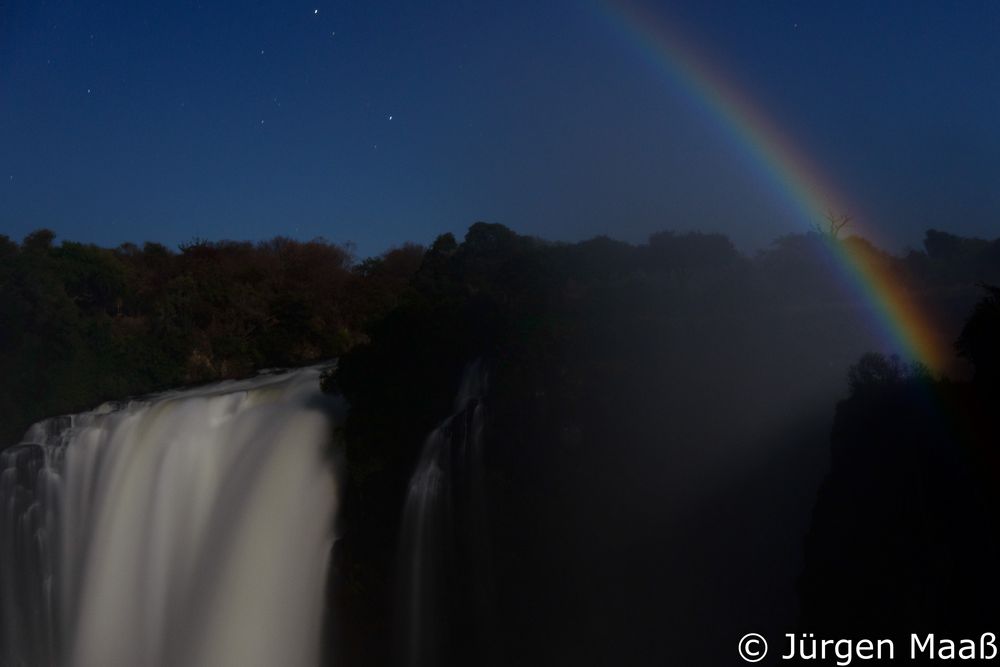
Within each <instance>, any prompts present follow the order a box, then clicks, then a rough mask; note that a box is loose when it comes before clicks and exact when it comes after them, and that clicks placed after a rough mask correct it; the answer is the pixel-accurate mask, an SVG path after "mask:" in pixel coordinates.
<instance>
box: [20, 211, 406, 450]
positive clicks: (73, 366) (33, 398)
mask: <svg viewBox="0 0 1000 667" xmlns="http://www.w3.org/2000/svg"><path fill="white" fill-rule="evenodd" d="M422 254H423V250H422V249H421V248H420V247H418V246H413V245H406V246H403V247H401V248H398V249H393V250H390V251H388V252H386V253H385V254H384V255H382V256H380V257H376V258H371V259H368V260H366V261H364V262H360V263H358V262H355V260H354V257H353V255H352V253H351V251H350V248H349V247H347V246H343V245H337V244H334V243H329V242H326V241H323V240H316V241H310V242H300V241H294V240H291V239H287V238H280V237H279V238H275V239H272V240H269V241H264V242H261V243H246V242H233V241H221V242H208V241H192V242H190V243H187V244H184V245H182V246H181V247H180V248H179V249H177V250H171V249H168V248H166V247H165V246H163V245H161V244H158V243H146V244H144V245H142V246H141V247H139V246H136V245H132V244H125V245H122V246H119V247H117V248H101V247H98V246H95V245H90V244H82V243H76V242H72V241H63V242H62V243H59V244H57V243H55V237H54V234H53V233H52V232H50V231H48V230H40V231H37V232H34V233H32V234H30V235H28V236H27V237H26V238H25V239H24V240H23V241H22V242H21V243H19V244H18V243H15V242H13V241H11V240H10V239H8V238H7V237H3V236H0V378H2V390H0V425H2V426H0V438H2V440H0V442H2V443H3V445H9V444H11V443H12V441H13V440H15V439H16V438H17V437H18V436H20V435H21V434H22V433H23V432H24V430H25V428H27V426H28V425H29V424H30V423H31V422H33V421H35V420H38V419H41V418H43V417H47V416H51V415H54V414H60V413H66V412H73V411H79V410H83V409H87V408H91V407H94V406H95V404H97V403H99V402H101V401H104V400H107V399H116V398H124V397H127V396H130V395H134V394H142V393H148V392H151V391H156V390H161V389H165V388H168V387H174V386H178V385H184V384H191V383H197V382H205V381H209V380H216V379H221V378H233V377H240V376H245V375H249V374H251V373H253V372H254V371H256V370H258V369H261V368H267V367H275V366H297V365H303V364H309V363H313V362H316V361H319V360H323V359H329V358H332V357H335V356H337V355H339V354H342V353H343V352H344V351H346V350H347V349H349V348H350V347H351V346H352V345H354V344H355V343H356V342H357V341H359V340H361V339H363V337H364V328H365V326H366V324H367V323H368V322H369V321H371V320H373V319H376V318H378V317H379V316H381V315H382V314H383V313H384V312H385V311H387V310H388V309H389V308H390V307H391V306H392V305H393V303H394V300H395V299H396V298H398V295H399V294H400V293H402V291H403V290H404V289H405V286H406V284H407V283H408V281H409V279H410V277H411V276H412V274H413V273H414V271H416V269H417V267H418V266H419V265H420V261H421V257H422Z"/></svg>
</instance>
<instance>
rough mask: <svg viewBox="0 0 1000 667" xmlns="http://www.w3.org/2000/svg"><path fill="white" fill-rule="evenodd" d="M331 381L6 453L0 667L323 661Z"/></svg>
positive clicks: (331, 502) (0, 485)
mask: <svg viewBox="0 0 1000 667" xmlns="http://www.w3.org/2000/svg"><path fill="white" fill-rule="evenodd" d="M321 371H322V369H320V368H318V367H316V368H307V369H301V370H296V371H293V372H287V373H270V374H263V375H260V376H258V377H256V378H253V379H250V380H245V381H230V382H222V383H219V384H215V385H209V386H206V387H200V388H197V389H192V390H187V391H176V392H169V393H165V394H161V395H157V396H153V397H149V398H145V399H141V400H135V401H130V402H127V403H121V404H114V405H111V404H109V405H104V406H102V407H100V408H98V409H97V410H94V411H92V412H87V413H82V414H78V415H74V416H70V417H58V418H54V419H49V420H46V421H43V422H40V423H38V424H35V425H34V426H33V427H32V428H31V429H30V430H29V431H28V433H27V435H26V436H25V438H24V441H23V442H22V443H21V444H20V445H18V446H16V447H13V448H10V449H8V450H5V451H4V452H2V453H0V665H2V666H3V667H51V666H54V665H59V666H63V665H66V666H68V667H180V666H184V667H255V666H259V667H274V666H275V665H282V666H293V667H294V666H299V665H302V666H306V665H309V666H313V665H316V664H318V663H319V660H320V650H321V643H322V627H323V613H324V602H325V591H326V576H327V564H328V559H329V553H330V549H331V547H332V543H333V528H334V526H333V522H334V518H335V510H336V489H337V484H336V481H337V480H336V477H335V466H334V465H333V463H332V461H331V457H330V454H329V443H330V438H331V434H332V428H333V425H334V419H335V418H336V416H337V415H338V414H339V413H340V410H341V408H340V406H339V402H338V401H337V400H335V399H332V398H330V397H328V396H325V395H324V394H322V392H321V391H320V389H319V377H320V373H321Z"/></svg>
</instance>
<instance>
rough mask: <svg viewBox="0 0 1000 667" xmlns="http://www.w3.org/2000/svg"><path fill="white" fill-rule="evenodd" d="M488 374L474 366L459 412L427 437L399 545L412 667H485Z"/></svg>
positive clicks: (406, 657)
mask: <svg viewBox="0 0 1000 667" xmlns="http://www.w3.org/2000/svg"><path fill="white" fill-rule="evenodd" d="M486 380H487V377H486V371H485V369H484V368H483V365H482V364H481V363H480V362H475V363H472V364H470V365H469V366H468V367H467V368H466V369H465V372H464V374H463V377H462V382H461V387H460V389H459V391H458V395H457V396H456V398H455V406H454V410H453V412H452V414H451V416H450V417H448V418H447V419H446V420H445V421H444V422H442V423H441V424H440V425H439V426H438V427H437V428H436V429H434V431H432V432H431V434H430V435H429V436H428V437H427V441H426V442H425V443H424V448H423V450H422V452H421V455H420V459H419V461H418V463H417V467H416V469H415V471H414V473H413V476H412V478H411V480H410V486H409V490H408V493H407V497H406V505H405V507H404V510H403V525H402V534H401V539H400V545H401V550H400V557H401V560H400V608H399V611H400V616H401V618H400V620H399V625H400V627H401V629H402V632H403V635H404V636H403V641H401V642H400V647H401V649H402V650H403V651H404V653H403V655H402V660H401V662H402V663H403V664H405V665H410V666H412V667H427V666H430V665H444V664H452V663H456V664H459V663H460V664H479V665H483V664H486V663H485V660H486V655H487V654H488V653H489V649H488V648H487V643H488V642H487V639H486V637H485V636H484V632H485V631H486V630H487V629H488V628H489V627H490V623H489V620H488V619H487V616H488V615H489V609H488V605H489V601H490V600H491V599H492V595H491V593H490V591H489V587H490V581H491V579H490V567H489V560H490V559H489V539H488V533H487V530H486V528H487V509H486V502H485V494H484V481H485V480H484V476H483V430H484V426H485V409H484V407H483V402H482V399H483V397H484V396H485V394H486Z"/></svg>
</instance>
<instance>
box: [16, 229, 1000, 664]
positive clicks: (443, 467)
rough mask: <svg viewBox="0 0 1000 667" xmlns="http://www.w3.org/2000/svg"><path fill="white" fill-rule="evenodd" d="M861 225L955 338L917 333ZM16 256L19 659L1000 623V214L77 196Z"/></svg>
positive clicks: (602, 644)
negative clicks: (769, 240)
mask: <svg viewBox="0 0 1000 667" xmlns="http://www.w3.org/2000/svg"><path fill="white" fill-rule="evenodd" d="M844 248H847V249H849V251H850V252H851V253H853V254H854V255H855V256H857V257H860V258H861V260H860V261H863V262H866V263H869V264H870V265H871V266H873V267H877V270H878V271H879V272H880V273H882V274H885V275H891V276H893V279H894V280H895V281H897V283H898V284H899V285H901V286H902V289H904V290H905V292H906V293H907V294H908V295H909V296H910V298H912V299H913V300H914V302H915V303H918V304H919V306H920V308H921V309H923V310H924V311H925V312H926V313H928V314H929V320H930V321H932V322H933V323H934V325H935V326H936V327H937V330H936V332H935V333H936V334H937V335H938V336H939V337H940V338H942V339H944V340H947V341H955V345H954V348H953V349H951V350H949V351H948V352H949V355H948V357H949V358H948V364H947V365H946V366H945V367H942V368H933V369H930V368H926V367H923V366H921V365H920V364H918V363H914V362H915V360H911V359H903V358H899V357H894V356H893V354H894V353H896V352H898V350H896V349H893V347H892V345H891V341H889V342H887V341H886V339H885V338H884V336H883V335H882V333H881V331H880V329H879V327H878V325H877V323H876V321H875V320H874V317H873V313H872V304H871V303H869V302H868V301H866V300H865V299H864V298H863V297H862V296H861V295H859V294H858V293H857V292H856V291H855V290H852V289H851V287H850V286H849V285H845V283H844V281H843V280H842V277H841V272H840V271H839V270H838V268H837V265H836V259H835V257H836V256H837V255H836V252H837V251H839V250H843V249H844ZM0 260H2V261H0V370H2V372H3V373H2V377H4V378H6V380H5V382H4V384H3V391H2V393H0V430H2V434H3V438H4V444H9V445H10V446H9V447H7V448H6V449H5V450H4V451H3V453H2V457H3V460H2V473H0V507H2V509H3V515H2V517H0V530H2V535H0V600H2V601H3V604H2V606H0V665H3V666H4V667H35V666H36V665H37V666H45V667H49V666H51V665H68V666H72V667H78V666H83V667H90V666H91V665H93V666H94V667H98V666H100V667H108V666H109V665H111V666H116V665H123V666H124V665H129V666H131V667H135V666H136V665H141V666H145V665H149V666H158V665H160V666H164V667H173V666H180V665H192V666H197V665H213V666H215V665H234V666H235V665H240V667H245V666H247V665H261V666H262V667H263V666H265V665H266V666H271V665H275V664H283V665H314V664H335V665H372V666H375V665H379V666H381V665H393V666H396V665H410V666H413V667H417V666H419V665H449V664H454V665H506V664H539V665H541V664H571V663H576V664H581V665H606V664H627V665H642V664H649V665H654V664H655V665H662V664H686V665H728V664H732V663H733V661H734V660H736V657H735V655H734V653H735V646H736V642H737V640H738V639H739V637H740V636H742V635H743V634H745V633H746V632H750V631H753V632H759V633H761V634H763V635H765V636H767V637H768V638H771V637H773V638H774V639H775V641H776V642H777V640H779V639H780V638H781V637H783V636H784V634H785V633H788V632H794V631H805V632H815V633H820V632H826V633H841V635H843V636H845V637H850V636H855V635H857V636H868V635H871V636H874V635H875V634H876V633H877V632H882V633H885V636H895V634H896V633H903V632H918V631H938V632H941V633H945V632H951V631H953V632H960V631H972V630H979V631H982V630H985V629H991V628H992V629H994V630H995V629H1000V628H998V626H997V625H996V623H997V622H998V620H1000V619H998V618H997V616H998V615H1000V614H998V613H997V612H996V610H997V609H998V608H1000V606H998V604H997V600H998V599H1000V597H998V596H1000V591H998V590H996V586H995V584H993V583H992V582H993V576H992V572H993V571H994V569H995V563H996V562H997V558H996V556H997V555H998V554H997V549H998V548H1000V544H998V543H997V541H996V539H995V537H993V535H995V533H996V527H997V521H998V518H1000V504H998V500H1000V499H998V498H997V497H996V491H995V489H996V479H995V477H996V475H997V473H998V470H1000V468H998V461H1000V459H998V456H997V451H996V448H997V446H998V445H1000V440H998V436H1000V425H998V423H997V415H998V414H1000V409H998V407H1000V405H998V400H1000V394H998V391H997V387H998V386H1000V381H998V377H1000V376H998V373H997V368H998V365H997V363H996V360H997V358H998V349H1000V347H998V345H1000V344H998V343H997V341H1000V317H998V312H1000V311H998V301H997V288H996V287H990V286H991V285H1000V241H997V240H994V241H985V240H979V239H970V238H961V237H958V236H953V235H950V234H946V233H943V232H938V231H930V232H928V233H927V235H926V237H925V242H924V247H923V248H922V249H921V250H915V251H910V252H908V253H906V254H903V255H895V254H891V253H887V252H885V251H883V250H881V249H879V248H877V247H875V246H874V245H872V244H870V243H869V242H867V241H865V240H863V239H861V238H859V237H846V238H837V237H835V236H834V235H832V234H824V233H819V232H817V233H810V234H803V235H791V236H786V237H782V238H779V239H777V240H776V241H775V242H774V243H773V244H771V245H770V246H769V247H767V248H765V249H763V250H761V251H760V252H758V253H756V254H752V255H748V254H745V253H741V252H739V251H738V250H737V249H736V248H735V247H734V246H733V244H732V243H731V242H730V241H729V240H728V239H727V238H725V237H724V236H721V235H713V234H702V233H677V232H663V233H659V234H655V235H653V236H652V237H650V239H649V240H648V242H647V243H643V244H628V243H623V242H619V241H615V240H612V239H609V238H605V237H599V238H595V239H592V240H588V241H583V242H579V243H552V242H547V241H543V240H540V239H537V238H534V237H528V236H523V235H519V234H516V233H514V232H512V231H511V230H509V229H507V228H505V227H503V226H500V225H495V224H485V223H477V224H476V225H473V226H472V227H471V228H470V229H469V230H468V233H467V234H466V235H465V237H464V239H462V240H459V239H456V238H454V237H453V236H452V235H450V234H446V235H443V236H440V237H438V238H437V239H436V240H435V241H434V243H433V244H431V245H430V246H429V247H427V248H423V247H420V246H416V245H407V246H402V247H400V248H396V249H393V250H390V251H388V252H386V253H384V254H382V255H380V256H377V257H372V258H368V259H365V260H363V261H358V260H357V259H356V258H355V257H354V256H353V255H352V253H351V252H350V249H349V248H347V247H343V246H339V245H336V244H332V243H329V242H326V241H322V240H317V241H313V242H300V241H293V240H289V239H283V238H277V239H274V240H271V241H267V242H262V243H243V242H206V241H194V242H191V243H189V244H185V245H183V246H182V247H180V248H179V249H177V250H171V249H168V248H166V247H164V246H161V245H157V244H155V243H147V244H144V245H142V246H137V245H130V244H127V245H123V246H119V247H116V248H104V247H98V246H94V245H88V244H81V243H74V242H71V241H64V242H61V243H60V242H57V241H56V240H55V239H54V237H53V235H52V234H51V233H50V232H46V231H44V230H43V231H39V232H35V233H33V234H31V235H30V236H28V237H27V238H25V239H24V240H23V241H22V242H20V243H18V242H14V241H11V240H9V239H7V238H3V239H0ZM275 369H282V370H275ZM98 406H100V407H98ZM59 415H69V416H61V417H60V416H59ZM32 424H34V425H32Z"/></svg>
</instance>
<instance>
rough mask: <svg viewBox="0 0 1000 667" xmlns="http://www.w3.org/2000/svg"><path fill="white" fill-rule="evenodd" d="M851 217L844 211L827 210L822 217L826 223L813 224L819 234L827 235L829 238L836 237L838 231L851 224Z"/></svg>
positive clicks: (838, 234) (838, 233)
mask: <svg viewBox="0 0 1000 667" xmlns="http://www.w3.org/2000/svg"><path fill="white" fill-rule="evenodd" d="M851 219H852V218H851V216H850V215H847V214H846V213H843V214H837V213H834V212H833V211H832V210H830V211H827V212H826V215H825V216H824V217H823V220H824V222H825V223H826V225H825V226H824V224H823V223H822V222H817V223H816V224H815V225H814V226H815V227H816V231H817V232H818V233H819V234H822V235H824V236H828V237H830V238H831V239H836V238H838V237H839V236H840V231H841V230H842V229H843V228H844V227H846V226H847V225H849V224H851Z"/></svg>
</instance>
